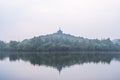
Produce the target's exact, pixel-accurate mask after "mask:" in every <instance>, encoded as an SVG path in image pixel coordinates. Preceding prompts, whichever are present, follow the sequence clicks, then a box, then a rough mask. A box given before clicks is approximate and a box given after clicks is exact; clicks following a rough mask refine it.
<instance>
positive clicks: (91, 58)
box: [0, 52, 120, 71]
mask: <svg viewBox="0 0 120 80" xmlns="http://www.w3.org/2000/svg"><path fill="white" fill-rule="evenodd" d="M5 57H9V59H10V61H15V60H19V59H21V60H23V61H29V62H30V63H31V64H32V65H45V66H52V67H54V68H56V69H58V70H59V71H60V70H61V69H62V68H63V67H69V66H71V65H75V64H84V63H91V62H93V63H100V62H101V63H107V64H109V63H110V62H111V60H112V59H118V60H120V55H119V54H46V53H20V52H19V53H1V54H0V60H3V59H4V58H5Z"/></svg>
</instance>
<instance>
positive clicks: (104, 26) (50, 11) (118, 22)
mask: <svg viewBox="0 0 120 80" xmlns="http://www.w3.org/2000/svg"><path fill="white" fill-rule="evenodd" d="M59 27H61V28H62V30H63V31H64V32H65V33H69V34H72V35H75V36H82V37H87V38H99V39H101V38H108V37H110V38H111V39H114V38H120V0H0V40H4V41H9V40H23V39H26V38H32V37H34V36H39V35H45V34H50V33H54V32H56V31H57V30H58V28H59Z"/></svg>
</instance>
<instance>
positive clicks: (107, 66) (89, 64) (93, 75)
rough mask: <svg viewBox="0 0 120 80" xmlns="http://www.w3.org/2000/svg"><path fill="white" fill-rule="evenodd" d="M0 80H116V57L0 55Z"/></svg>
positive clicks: (119, 65)
mask: <svg viewBox="0 0 120 80" xmlns="http://www.w3.org/2000/svg"><path fill="white" fill-rule="evenodd" d="M0 80H120V54H114V53H113V54H109V53H107V54H100V53H97V54H89V53H86V54H75V53H73V54H51V53H49V54H47V53H33V52H32V53H28V52H26V53H25V52H24V53H21V52H16V53H15V52H14V53H12V52H9V53H8V52H1V53H0Z"/></svg>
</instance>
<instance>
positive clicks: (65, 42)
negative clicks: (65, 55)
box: [0, 30, 120, 51]
mask: <svg viewBox="0 0 120 80" xmlns="http://www.w3.org/2000/svg"><path fill="white" fill-rule="evenodd" d="M0 50H5V51H7V50H8V51H120V45H119V44H115V43H113V42H112V41H111V40H110V39H109V38H108V39H103V40H98V39H87V38H83V37H75V36H72V35H69V34H64V33H62V31H61V30H59V31H58V32H56V33H53V34H49V35H45V36H39V37H34V38H31V39H25V40H23V41H21V42H17V41H10V42H9V43H5V42H3V41H0Z"/></svg>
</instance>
